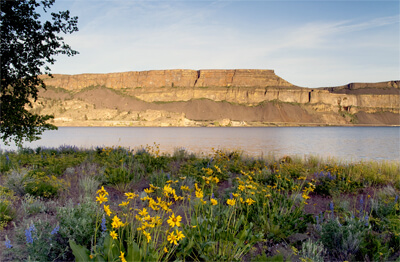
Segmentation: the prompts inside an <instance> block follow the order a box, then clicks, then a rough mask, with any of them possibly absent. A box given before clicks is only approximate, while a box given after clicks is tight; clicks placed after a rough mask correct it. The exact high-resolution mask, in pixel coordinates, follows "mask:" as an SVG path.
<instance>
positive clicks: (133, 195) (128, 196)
mask: <svg viewBox="0 0 400 262" xmlns="http://www.w3.org/2000/svg"><path fill="white" fill-rule="evenodd" d="M125 196H126V197H127V199H128V200H129V199H133V198H135V197H138V196H139V195H137V194H135V193H125Z"/></svg>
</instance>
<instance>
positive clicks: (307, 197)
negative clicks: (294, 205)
mask: <svg viewBox="0 0 400 262" xmlns="http://www.w3.org/2000/svg"><path fill="white" fill-rule="evenodd" d="M302 197H303V198H304V199H305V200H307V199H310V198H311V197H309V196H307V195H306V194H303V195H302Z"/></svg>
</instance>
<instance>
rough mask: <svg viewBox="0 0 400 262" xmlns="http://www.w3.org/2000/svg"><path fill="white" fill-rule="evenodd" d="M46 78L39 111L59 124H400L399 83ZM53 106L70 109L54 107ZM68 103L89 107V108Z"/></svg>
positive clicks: (255, 77) (235, 73) (192, 74)
mask: <svg viewBox="0 0 400 262" xmlns="http://www.w3.org/2000/svg"><path fill="white" fill-rule="evenodd" d="M43 78H44V81H45V83H46V85H47V86H48V87H49V88H48V91H47V92H41V93H40V97H41V98H42V99H44V100H45V101H46V103H47V107H46V108H42V109H41V107H40V106H38V107H36V108H35V110H43V112H46V114H49V113H50V114H54V115H55V116H56V118H55V121H56V123H57V124H58V125H76V124H77V123H78V122H79V123H80V124H79V125H85V124H82V123H88V125H89V122H90V125H93V123H97V124H98V125H105V124H104V123H113V124H114V123H115V121H117V122H118V121H119V122H118V123H120V124H121V123H122V125H153V126H160V125H161V126H163V125H172V126H174V125H175V126H182V125H183V126H185V125H198V124H199V122H200V123H204V121H206V122H207V121H208V123H209V122H211V123H214V122H215V123H219V125H244V124H243V123H246V125H247V124H250V125H263V123H264V124H265V123H269V124H271V123H273V124H279V125H282V124H284V125H287V124H289V125H347V124H368V125H373V124H376V125H400V89H399V86H400V81H389V82H381V83H352V84H348V85H344V86H338V87H329V88H314V89H311V88H303V87H298V86H294V85H292V84H291V83H289V82H287V81H285V80H284V79H282V78H280V77H279V76H277V75H275V73H274V71H273V70H244V69H240V70H155V71H143V72H126V73H110V74H81V75H54V78H48V77H46V76H44V77H43ZM65 90H67V92H66V91H65ZM50 100H52V101H55V100H57V101H59V100H62V101H64V102H63V103H64V104H63V105H59V106H52V105H54V102H49V101H50ZM68 101H70V102H71V103H72V104H74V103H76V104H77V105H81V103H86V104H85V108H84V109H77V108H74V107H71V106H70V105H69V104H68V103H69V102H68ZM67 102H68V103H67ZM52 112H53V113H52ZM84 115H85V116H86V117H83V116H84ZM57 121H58V122H57ZM110 121H111V122H110ZM235 121H236V122H235ZM103 122H104V123H103ZM238 123H239V124H238Z"/></svg>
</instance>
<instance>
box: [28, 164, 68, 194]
mask: <svg viewBox="0 0 400 262" xmlns="http://www.w3.org/2000/svg"><path fill="white" fill-rule="evenodd" d="M27 175H28V176H29V177H30V178H31V179H33V181H30V182H28V183H26V185H25V192H26V193H28V194H30V195H32V196H35V197H44V198H52V197H57V196H58V194H59V193H60V192H61V191H62V190H66V189H67V187H68V184H67V183H66V182H65V181H64V180H63V179H59V178H57V177H55V176H48V175H46V174H45V173H44V172H41V171H37V170H34V171H32V172H29V173H28V174H27Z"/></svg>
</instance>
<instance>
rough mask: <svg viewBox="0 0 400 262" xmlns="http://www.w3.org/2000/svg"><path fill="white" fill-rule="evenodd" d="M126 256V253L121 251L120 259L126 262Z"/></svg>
mask: <svg viewBox="0 0 400 262" xmlns="http://www.w3.org/2000/svg"><path fill="white" fill-rule="evenodd" d="M124 254H125V252H122V251H121V255H120V256H119V258H120V259H121V261H122V262H126V259H125V256H124Z"/></svg>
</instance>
